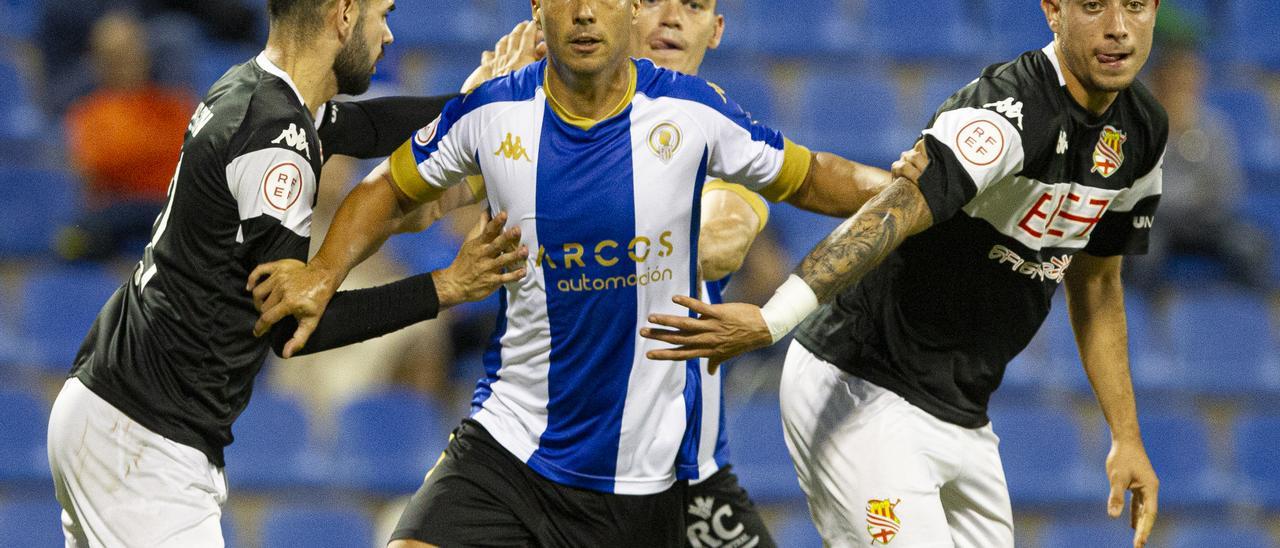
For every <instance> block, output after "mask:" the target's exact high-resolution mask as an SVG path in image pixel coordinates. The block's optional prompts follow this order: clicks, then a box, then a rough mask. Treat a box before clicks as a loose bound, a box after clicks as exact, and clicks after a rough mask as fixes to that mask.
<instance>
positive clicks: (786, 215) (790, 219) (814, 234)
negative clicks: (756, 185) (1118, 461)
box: [765, 205, 844, 267]
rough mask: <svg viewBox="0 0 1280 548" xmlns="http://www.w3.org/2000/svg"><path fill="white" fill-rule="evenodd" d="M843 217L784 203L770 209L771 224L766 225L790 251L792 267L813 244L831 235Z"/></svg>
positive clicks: (787, 251)
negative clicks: (822, 213) (826, 214)
mask: <svg viewBox="0 0 1280 548" xmlns="http://www.w3.org/2000/svg"><path fill="white" fill-rule="evenodd" d="M843 220H844V219H837V218H834V217H827V216H825V215H818V214H817V213H811V212H808V211H804V210H802V209H799V208H796V207H791V206H789V205H782V206H778V207H773V208H770V209H769V224H767V225H765V228H766V230H768V231H769V233H770V234H772V235H773V236H774V237H775V238H777V240H778V245H780V246H782V249H783V250H784V251H786V253H787V257H788V260H787V265H788V267H791V266H794V265H798V264H800V260H801V259H803V258H804V256H805V255H807V254H808V253H809V251H810V250H812V249H813V246H815V245H818V242H821V241H822V240H823V238H826V237H827V236H828V235H829V234H831V231H833V230H835V229H836V227H837V226H840V223H841V222H842V221H843Z"/></svg>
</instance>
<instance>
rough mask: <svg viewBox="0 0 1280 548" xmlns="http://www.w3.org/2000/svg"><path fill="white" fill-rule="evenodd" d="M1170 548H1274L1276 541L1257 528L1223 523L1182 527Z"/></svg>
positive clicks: (1175, 534) (1177, 529)
mask: <svg viewBox="0 0 1280 548" xmlns="http://www.w3.org/2000/svg"><path fill="white" fill-rule="evenodd" d="M1164 485H1165V484H1164V482H1161V484H1160V486H1161V493H1160V495H1161V499H1160V502H1161V507H1162V508H1163V505H1164V489H1163V488H1164ZM1169 546H1170V548H1204V547H1206V546H1230V547H1231V548H1274V547H1275V546H1277V544H1276V541H1275V539H1274V538H1272V537H1271V536H1270V535H1268V534H1267V532H1266V531H1265V530H1263V529H1261V528H1259V527H1256V526H1241V525H1224V524H1221V523H1214V524H1199V525H1181V526H1179V527H1177V528H1175V529H1174V530H1173V535H1172V536H1171V537H1170V538H1169Z"/></svg>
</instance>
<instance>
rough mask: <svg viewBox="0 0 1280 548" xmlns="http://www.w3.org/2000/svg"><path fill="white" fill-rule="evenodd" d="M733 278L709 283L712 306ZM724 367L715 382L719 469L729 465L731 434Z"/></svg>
mask: <svg viewBox="0 0 1280 548" xmlns="http://www.w3.org/2000/svg"><path fill="white" fill-rule="evenodd" d="M731 278H733V275H732V274H730V275H728V276H725V277H724V278H721V279H719V280H716V281H714V282H707V302H709V303H711V304H720V303H723V302H724V289H725V287H726V286H728V285H729V280H730V279H731ZM724 366H725V364H720V374H719V375H716V379H715V381H713V382H715V383H717V384H719V385H720V386H717V387H716V390H719V391H720V425H719V426H718V427H717V428H716V448H715V451H714V452H713V453H712V455H713V458H714V459H715V461H716V467H718V468H724V467H726V466H728V465H729V432H728V431H727V430H725V420H724V399H725V398H724V374H725V370H724Z"/></svg>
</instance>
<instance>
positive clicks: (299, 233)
mask: <svg viewBox="0 0 1280 548" xmlns="http://www.w3.org/2000/svg"><path fill="white" fill-rule="evenodd" d="M301 124H305V122H301ZM312 148H313V147H311V146H310V145H309V143H308V134H307V132H306V129H305V126H303V125H300V123H299V122H289V123H285V122H267V123H263V124H260V125H258V127H257V128H256V129H255V130H253V132H252V133H251V134H250V135H248V136H247V138H246V141H245V146H243V147H240V153H239V154H238V155H237V156H235V157H234V158H232V159H231V161H230V162H229V163H228V164H227V166H226V177H227V189H228V190H229V191H230V193H231V196H232V198H233V199H234V200H235V202H236V209H237V210H238V213H239V216H240V227H239V229H238V233H237V234H236V241H237V242H239V243H243V244H245V248H246V249H247V250H248V252H249V255H250V256H249V259H251V260H253V261H256V262H267V261H273V260H278V259H298V260H306V258H307V251H308V248H309V246H310V241H311V240H310V238H311V214H312V208H313V207H314V205H315V200H316V188H317V176H316V172H315V168H314V167H313V162H312V161H311V159H310V158H308V156H309V155H311V154H318V153H319V151H318V150H312Z"/></svg>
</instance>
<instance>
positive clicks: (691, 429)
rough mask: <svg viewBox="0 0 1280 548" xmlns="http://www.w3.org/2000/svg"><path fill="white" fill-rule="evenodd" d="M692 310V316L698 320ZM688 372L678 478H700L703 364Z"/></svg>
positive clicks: (695, 218) (692, 267) (701, 168)
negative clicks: (699, 450)
mask: <svg viewBox="0 0 1280 548" xmlns="http://www.w3.org/2000/svg"><path fill="white" fill-rule="evenodd" d="M708 152H709V151H708V150H707V149H705V148H704V149H703V150H702V161H701V162H700V163H699V164H698V175H697V178H695V179H694V184H693V198H692V200H693V213H692V214H691V215H690V216H689V217H690V223H691V226H690V227H689V249H690V250H697V249H698V235H699V233H700V232H702V230H701V224H702V185H704V184H706V182H707V155H708ZM698 271H699V270H698V253H697V252H696V251H693V252H691V253H689V295H697V294H698V285H699V284H698ZM694 316H695V314H694V312H693V311H692V310H690V311H689V317H691V318H692V317H694ZM685 371H686V372H687V375H686V378H685V384H684V411H685V429H684V439H683V440H681V442H680V452H679V453H678V454H677V455H676V479H697V478H698V442H699V441H701V440H702V361H701V360H699V359H692V360H688V361H686V362H685Z"/></svg>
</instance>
